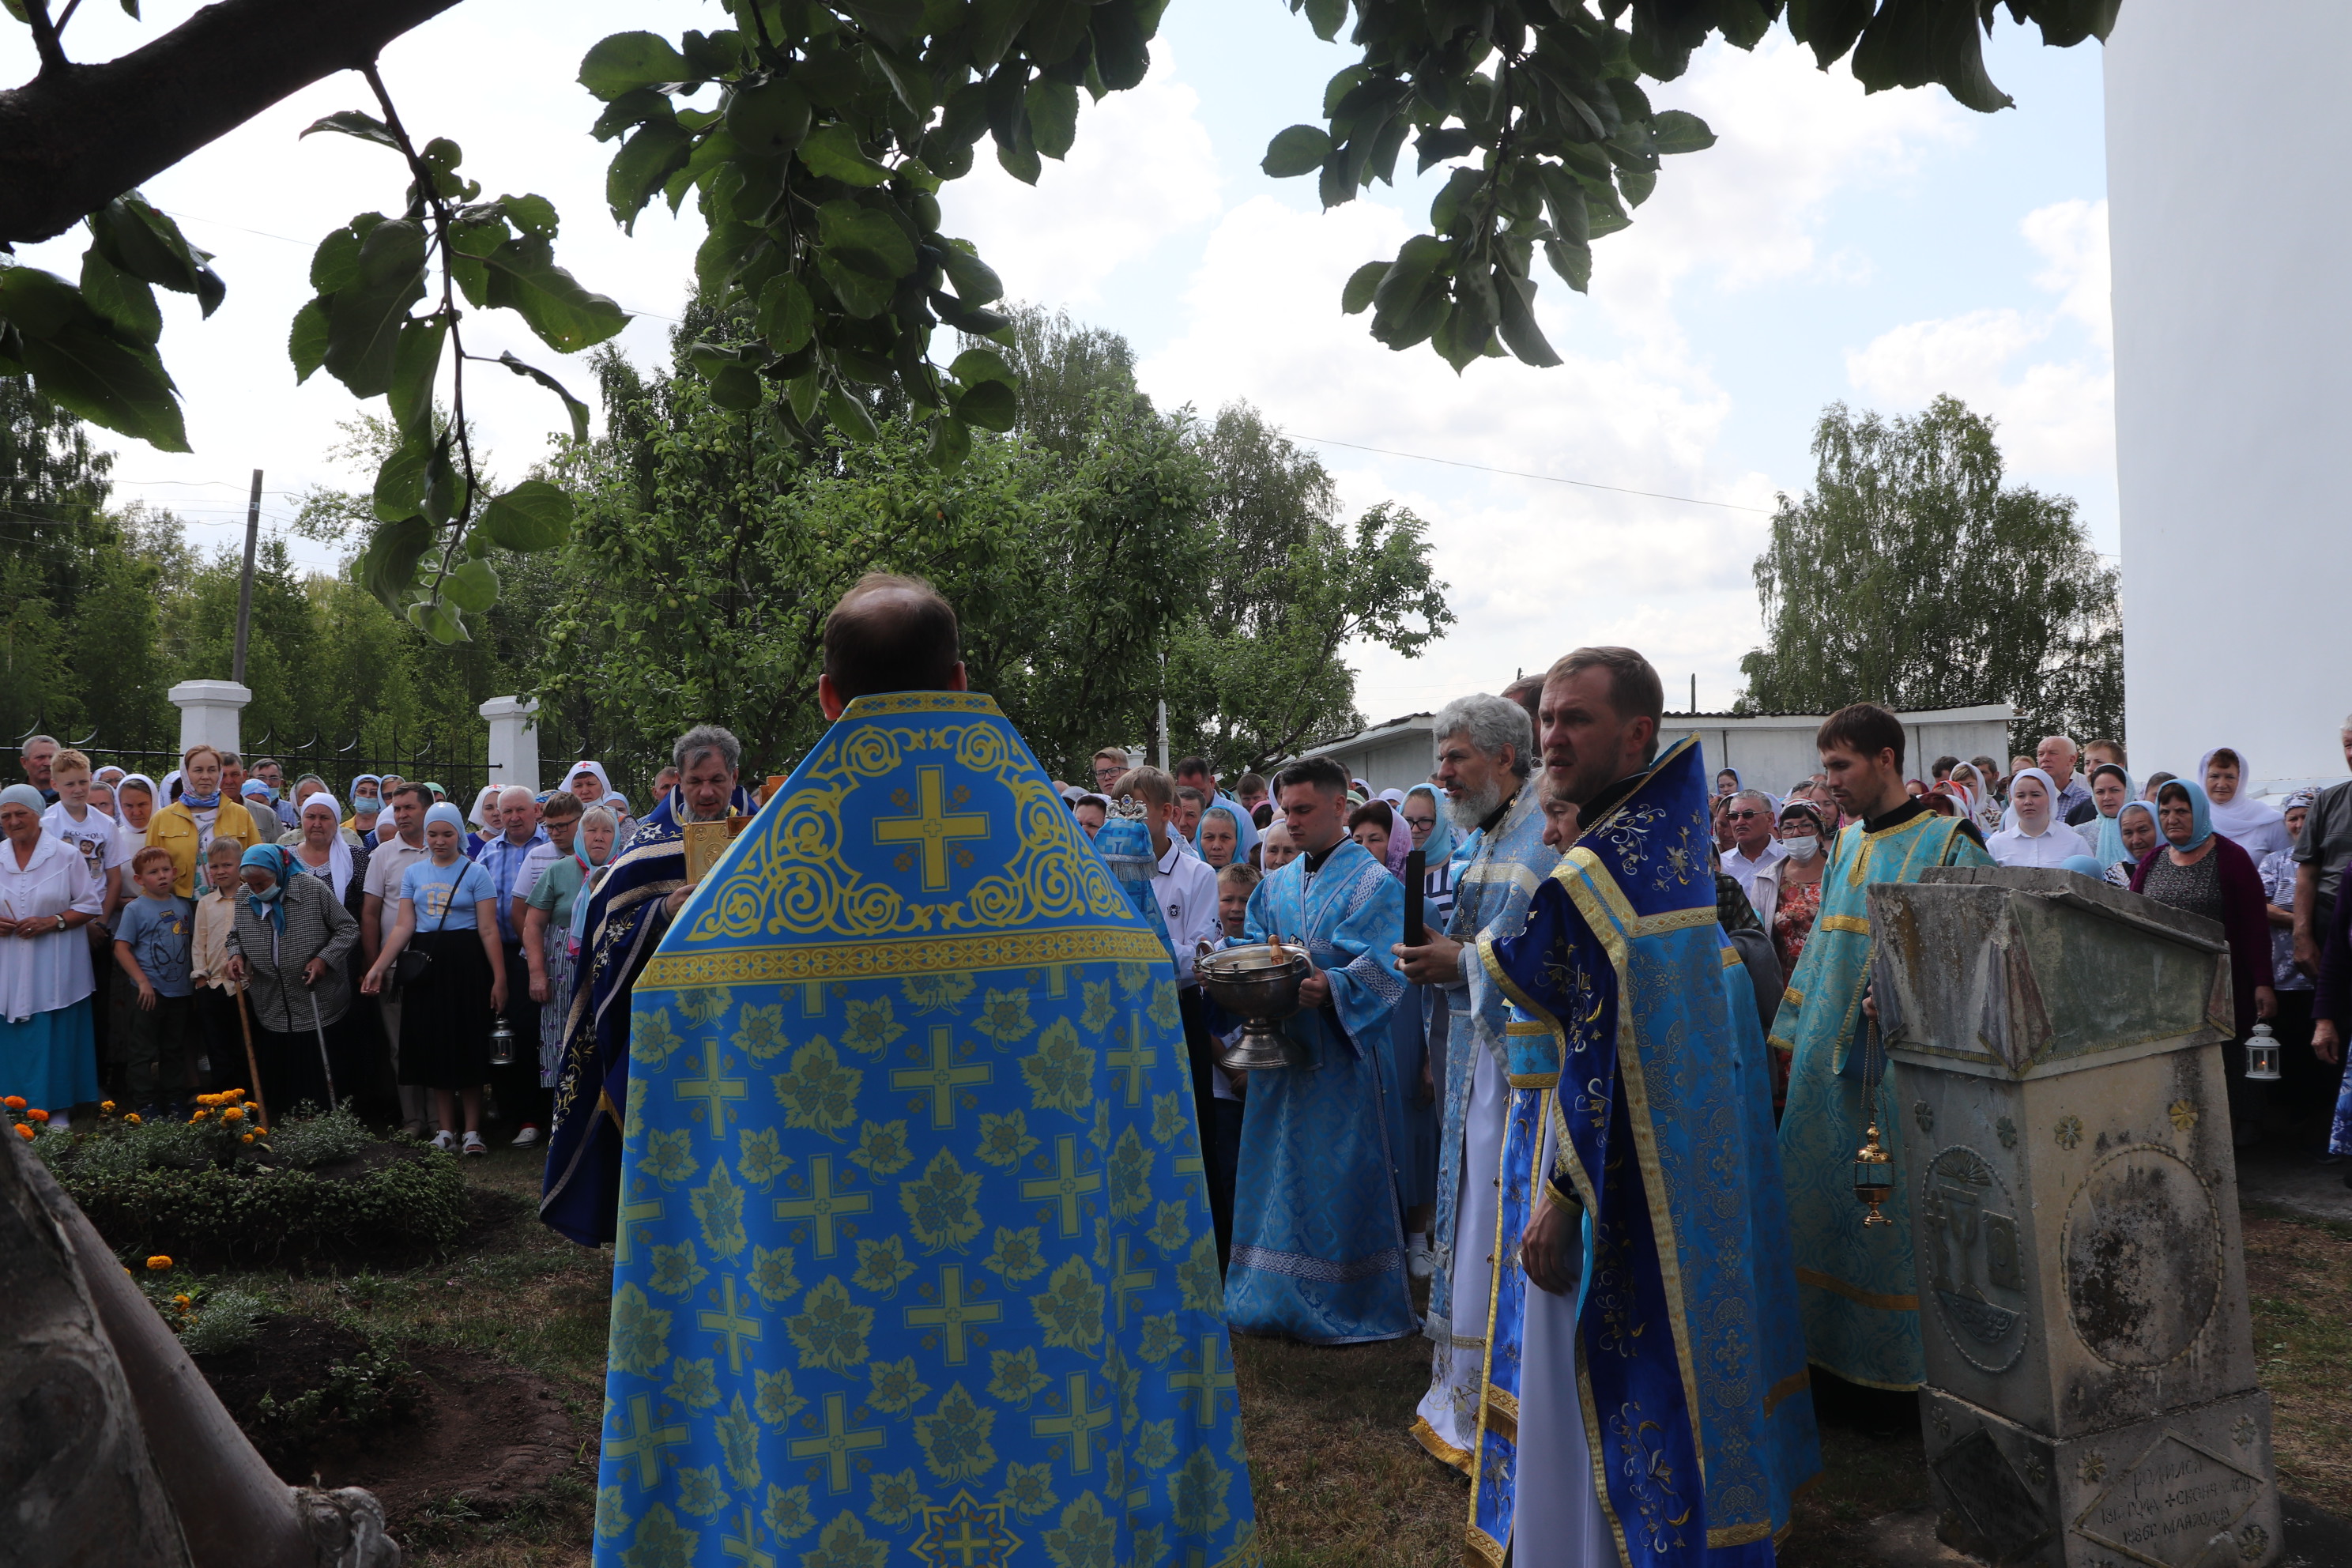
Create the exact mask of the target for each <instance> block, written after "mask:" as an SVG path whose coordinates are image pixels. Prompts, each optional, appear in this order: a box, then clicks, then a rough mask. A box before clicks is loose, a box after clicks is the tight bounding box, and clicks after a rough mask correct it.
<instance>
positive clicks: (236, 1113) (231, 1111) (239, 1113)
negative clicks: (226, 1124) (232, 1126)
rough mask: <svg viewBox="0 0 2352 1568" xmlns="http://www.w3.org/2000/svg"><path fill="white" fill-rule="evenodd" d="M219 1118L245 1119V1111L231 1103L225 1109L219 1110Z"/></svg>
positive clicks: (227, 1119) (229, 1119) (230, 1119)
mask: <svg viewBox="0 0 2352 1568" xmlns="http://www.w3.org/2000/svg"><path fill="white" fill-rule="evenodd" d="M221 1120H222V1121H244V1120H245V1112H244V1111H243V1110H239V1109H238V1108H237V1107H236V1106H234V1105H232V1106H230V1107H229V1108H228V1109H227V1110H224V1111H222V1112H221Z"/></svg>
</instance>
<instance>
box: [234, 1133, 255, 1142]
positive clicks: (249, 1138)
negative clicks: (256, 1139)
mask: <svg viewBox="0 0 2352 1568" xmlns="http://www.w3.org/2000/svg"><path fill="white" fill-rule="evenodd" d="M237 1142H240V1143H250V1142H253V1134H252V1133H250V1132H248V1133H247V1134H246V1135H245V1136H244V1137H242V1138H240V1139H238V1140H237Z"/></svg>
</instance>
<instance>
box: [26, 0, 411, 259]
mask: <svg viewBox="0 0 2352 1568" xmlns="http://www.w3.org/2000/svg"><path fill="white" fill-rule="evenodd" d="M457 3H458V0H220V4H218V5H207V6H205V8H204V9H203V10H201V11H198V12H197V13H196V14H195V15H194V16H191V17H189V18H188V19H187V20H186V21H185V22H183V23H182V24H180V26H176V27H174V28H173V29H172V30H171V31H170V32H168V33H166V34H164V35H163V37H160V38H157V39H156V40H155V41H154V42H152V43H151V44H148V45H146V46H145V47H142V48H138V49H134V50H132V51H131V53H129V54H127V55H124V56H122V57H121V58H120V59H112V60H108V61H106V62H105V63H103V64H101V65H71V64H68V65H65V66H62V67H59V66H47V67H44V68H43V69H42V71H41V73H40V74H39V75H38V76H37V77H35V78H34V79H32V80H31V81H29V82H26V84H25V85H24V86H23V87H20V88H17V89H15V90H13V91H7V92H0V249H5V248H6V247H8V246H9V245H10V244H11V243H16V242H23V241H29V240H39V239H48V238H52V237H55V236H57V235H60V234H63V233H64V232H65V231H66V230H67V229H68V228H71V227H72V226H74V225H75V224H77V223H79V222H80V221H81V220H82V218H83V217H84V216H87V215H88V214H89V213H91V212H94V211H96V210H97V209H98V208H100V207H101V206H104V205H106V204H107V203H108V202H110V201H112V200H113V199H114V198H115V197H116V196H119V195H121V194H122V193H123V192H125V191H128V190H131V189H132V188H133V187H135V186H137V185H138V184H140V183H141V182H142V181H143V180H147V179H150V178H152V177H153V176H154V175H156V174H161V173H162V172H163V170H165V169H168V168H170V167H171V166H172V165H173V164H174V163H178V162H179V161H180V160H181V159H183V158H185V157H186V156H187V155H188V154H189V153H193V152H194V151H195V150H196V149H197V148H199V147H202V146H204V145H205V144H206V143H208V142H212V141H214V140H215V138H218V137H220V136H223V135H226V133H228V132H231V131H234V130H236V128H237V127H238V126H240V125H242V124H244V123H245V122H246V121H248V120H250V119H252V118H253V117H254V116H255V115H257V114H258V113H260V112H261V111H262V110H265V109H268V107H269V106H270V105H271V104H273V103H276V102H277V101H278V100H279V99H281V98H285V97H287V96H288V95H289V94H290V93H293V92H297V91H299V90H300V89H303V88H306V87H308V86H310V84H311V83H312V82H314V81H317V80H319V79H320V78H322V77H329V76H332V75H333V74H334V73H335V72H337V71H339V70H352V69H356V68H358V67H360V66H363V65H366V64H367V63H368V62H369V61H371V60H373V59H374V58H375V57H376V55H377V53H378V52H379V51H380V50H382V49H383V47H384V45H386V44H388V43H390V42H391V41H392V40H393V39H394V38H396V37H400V35H401V34H403V33H405V32H407V31H408V30H409V29H410V28H412V27H414V26H417V25H418V24H419V23H421V22H425V21H427V20H429V19H430V18H432V17H434V16H439V15H440V14H441V13H442V12H444V11H446V10H448V9H449V8H450V7H451V6H453V5H457Z"/></svg>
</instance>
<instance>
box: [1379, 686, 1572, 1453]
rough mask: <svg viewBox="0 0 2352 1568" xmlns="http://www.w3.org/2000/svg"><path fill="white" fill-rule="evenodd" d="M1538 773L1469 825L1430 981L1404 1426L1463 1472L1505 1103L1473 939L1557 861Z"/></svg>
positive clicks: (1515, 922) (1523, 914) (1498, 1005)
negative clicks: (1429, 1081)
mask: <svg viewBox="0 0 2352 1568" xmlns="http://www.w3.org/2000/svg"><path fill="white" fill-rule="evenodd" d="M1495 700H1496V701H1500V700H1501V699H1499V698H1497V699H1495ZM1509 706H1511V707H1514V708H1516V707H1517V704H1516V703H1513V704H1509ZM1443 740H1444V737H1441V742H1443ZM1538 783H1539V781H1538V780H1536V779H1527V780H1522V781H1517V783H1516V790H1517V793H1516V794H1514V795H1512V796H1511V798H1510V800H1509V802H1508V803H1507V805H1506V806H1505V807H1504V808H1503V811H1502V815H1501V816H1499V817H1498V818H1496V819H1495V820H1494V821H1493V822H1491V823H1490V824H1488V825H1486V826H1484V827H1483V828H1481V829H1479V830H1478V832H1477V837H1476V843H1475V848H1474V849H1473V850H1472V852H1471V854H1470V856H1469V858H1468V859H1467V860H1466V861H1465V862H1464V864H1463V865H1462V866H1461V868H1460V869H1459V871H1458V873H1457V874H1456V876H1455V879H1454V912H1453V915H1452V917H1451V918H1450V919H1449V920H1448V921H1447V922H1446V931H1445V934H1446V935H1448V936H1450V937H1452V938H1453V939H1454V941H1456V942H1461V943H1462V944H1463V952H1462V979H1461V982H1460V983H1459V984H1454V985H1444V986H1436V987H1433V991H1434V992H1435V993H1436V995H1437V998H1438V1001H1437V1005H1439V1006H1443V1007H1449V1008H1451V1009H1452V1013H1453V1016H1452V1020H1451V1022H1450V1023H1449V1025H1448V1026H1447V1032H1446V1047H1445V1084H1444V1102H1443V1103H1444V1122H1443V1124H1442V1126H1441V1129H1440V1131H1439V1134H1438V1137H1439V1142H1438V1156H1437V1162H1438V1163H1437V1217H1436V1222H1435V1225H1434V1226H1433V1236H1432V1237H1431V1240H1432V1241H1433V1244H1434V1249H1435V1252H1436V1255H1437V1268H1436V1272H1435V1276H1434V1278H1433V1279H1431V1280H1430V1283H1429V1320H1428V1322H1427V1324H1426V1326H1425V1327H1424V1329H1423V1332H1425V1333H1426V1334H1427V1335H1428V1336H1429V1338H1430V1339H1431V1341H1432V1342H1433V1344H1434V1347H1435V1348H1434V1349H1433V1351H1432V1352H1431V1355H1430V1377H1429V1392H1428V1393H1427V1394H1424V1395H1423V1397H1422V1401H1421V1404H1420V1406H1419V1408H1418V1409H1417V1410H1416V1411H1415V1412H1414V1415H1413V1422H1412V1435H1413V1436H1414V1437H1415V1438H1417V1439H1418V1440H1419V1441H1420V1443H1421V1446H1422V1447H1423V1448H1426V1449H1427V1450H1428V1451H1429V1452H1430V1454H1431V1455H1432V1456H1433V1457H1434V1458H1438V1459H1440V1460H1442V1461H1444V1463H1446V1464H1449V1465H1452V1466H1453V1467H1454V1468H1455V1469H1458V1470H1460V1471H1462V1472H1463V1473H1464V1474H1465V1475H1466V1474H1468V1473H1469V1469H1470V1449H1471V1447H1472V1444H1473V1441H1474V1439H1475V1428H1476V1426H1477V1422H1478V1390H1479V1385H1480V1377H1481V1373H1482V1369H1483V1368H1484V1367H1485V1365H1486V1320H1487V1317H1488V1315H1489V1314H1488V1311H1487V1276H1488V1272H1489V1268H1490V1266H1491V1265H1492V1263H1493V1261H1494V1259H1493V1258H1492V1256H1491V1255H1492V1253H1493V1252H1494V1250H1495V1247H1494V1239H1495V1238H1494V1234H1493V1232H1494V1220H1495V1193H1496V1187H1495V1180H1496V1176H1495V1173H1496V1168H1497V1162H1498V1161H1499V1160H1500V1159H1501V1158H1502V1149H1501V1144H1502V1137H1503V1119H1504V1116H1505V1114H1506V1110H1507V1108H1506V1106H1505V1104H1504V1100H1505V1099H1506V1096H1505V1095H1504V1094H1503V1093H1502V1089H1503V1079H1504V1068H1505V1058H1506V1055H1507V1049H1506V1047H1505V1043H1504V1026H1505V1019H1506V1016H1507V1012H1508V1002H1507V999H1506V997H1505V996H1504V994H1503V990H1502V987H1501V986H1499V985H1497V984H1496V983H1495V981H1494V979H1493V977H1492V976H1490V975H1489V974H1487V973H1486V969H1485V967H1484V966H1483V965H1481V964H1480V963H1479V962H1478V952H1477V943H1478V942H1479V940H1480V939H1481V938H1483V937H1490V936H1492V937H1503V936H1516V935H1517V934H1518V931H1519V928H1520V926H1521V925H1523V924H1524V923H1525V922H1526V921H1527V916H1528V900H1531V899H1533V898H1534V897H1535V892H1536V889H1538V888H1539V887H1541V886H1542V885H1543V879H1544V878H1546V877H1547V876H1549V875H1550V874H1551V869H1552V868H1553V867H1555V866H1557V865H1559V852H1558V851H1557V850H1555V849H1552V848H1551V847H1549V846H1547V845H1546V844H1545V843H1544V841H1543V831H1544V816H1543V811H1542V808H1541V807H1540V806H1539V805H1538V804H1537V800H1536V796H1537V795H1538ZM1482 1063H1483V1064H1484V1068H1483V1074H1482V1068H1481V1064H1482ZM1481 1086H1483V1088H1484V1089H1485V1092H1484V1093H1481V1092H1479V1090H1480V1088H1481Z"/></svg>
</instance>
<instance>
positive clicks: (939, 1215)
mask: <svg viewBox="0 0 2352 1568" xmlns="http://www.w3.org/2000/svg"><path fill="white" fill-rule="evenodd" d="M954 637H955V623H954V619H953V611H952V610H951V609H950V607H949V606H948V605H947V604H946V602H945V601H944V600H942V599H940V597H939V596H938V595H936V594H935V593H933V592H931V590H930V589H929V587H928V586H926V585H924V584H919V583H914V582H911V581H909V580H906V579H888V578H885V579H868V580H867V581H866V582H865V583H862V584H860V585H859V586H858V588H856V589H854V590H853V591H852V593H851V594H850V595H847V596H845V599H844V600H843V602H842V604H841V605H838V606H836V607H835V611H834V613H833V615H832V616H831V617H830V618H829V619H828V621H827V624H826V631H825V650H826V651H825V669H826V675H825V679H824V683H823V685H822V686H821V687H820V695H821V697H822V698H823V700H824V706H825V710H826V712H827V714H828V716H829V717H832V718H833V719H834V720H835V722H834V725H833V727H832V728H831V729H830V730H829V731H826V733H825V734H824V737H823V739H821V740H820V741H819V742H817V744H816V746H815V748H814V750H813V751H811V752H810V753H809V754H808V756H807V757H806V758H805V759H804V760H803V762H802V763H801V764H800V766H799V767H798V768H797V769H795V770H794V772H793V775H792V778H791V779H790V781H789V782H788V783H787V784H785V785H784V787H783V788H782V791H781V792H780V793H779V794H778V795H777V796H776V798H775V799H773V800H772V801H771V802H769V804H768V805H767V806H766V808H765V809H764V810H763V811H762V812H761V815H760V816H759V818H758V819H757V821H756V822H755V823H754V824H753V825H752V826H751V828H750V829H749V830H748V831H746V832H744V833H743V834H742V835H741V836H740V837H737V838H736V839H735V840H734V842H733V844H732V846H731V847H730V848H729V849H728V850H727V852H726V854H725V856H724V857H723V858H721V859H720V860H719V863H718V864H717V865H716V866H715V867H714V868H712V870H711V871H710V873H709V875H708V876H707V877H706V878H705V879H703V882H702V884H701V885H700V886H699V887H698V888H697V889H695V890H694V892H693V893H692V894H691V896H690V897H689V898H688V900H687V901H686V903H685V905H684V907H683V908H682V909H681V910H680V911H679V913H678V916H677V920H676V921H675V922H674V923H673V924H672V926H671V927H670V929H669V931H668V932H667V935H666V936H664V937H663V938H662V941H661V943H660V947H659V950H658V951H657V952H656V954H655V956H654V957H653V959H652V961H651V962H650V963H648V964H647V965H646V969H645V971H644V973H643V974H642V975H641V976H640V977H639V978H638V980H637V982H636V984H635V990H634V994H633V995H632V996H631V997H630V999H629V1000H630V1006H631V1008H632V1012H633V1023H632V1027H631V1030H630V1036H629V1038H630V1046H629V1058H630V1060H629V1077H628V1085H627V1089H626V1096H627V1103H626V1107H625V1118H624V1126H623V1134H622V1154H621V1159H622V1165H623V1169H624V1172H625V1182H626V1188H625V1193H624V1194H623V1197H622V1209H621V1220H622V1231H621V1234H622V1244H621V1246H620V1247H618V1248H616V1255H617V1261H616V1266H615V1268H614V1297H613V1316H612V1327H611V1344H610V1359H609V1366H608V1371H607V1377H606V1385H605V1401H604V1448H603V1460H602V1465H601V1469H600V1473H599V1477H598V1487H597V1506H596V1537H595V1542H596V1561H597V1562H598V1563H600V1564H630V1565H634V1564H639V1563H695V1564H705V1565H708V1568H739V1565H740V1564H744V1563H751V1564H761V1563H767V1564H785V1563H804V1562H805V1563H817V1562H824V1563H845V1564H846V1563H857V1564H865V1563H877V1564H878V1563H884V1562H889V1563H898V1562H908V1563H929V1564H932V1565H934V1568H938V1565H941V1564H948V1563H954V1564H958V1565H959V1568H961V1565H964V1564H970V1565H971V1568H982V1565H983V1564H1004V1563H1013V1564H1020V1563H1040V1564H1043V1563H1056V1562H1058V1563H1172V1564H1185V1563H1203V1564H1210V1565H1216V1564H1224V1563H1236V1562H1254V1561H1255V1556H1256V1548H1255V1514H1254V1510H1253V1507H1252V1502H1251V1496H1250V1485H1249V1475H1248V1469H1247V1467H1246V1464H1245V1463H1244V1456H1243V1449H1242V1436H1241V1426H1240V1419H1239V1414H1238V1399H1237V1395H1236V1394H1235V1391H1234V1369H1233V1361H1232V1356H1231V1351H1230V1348H1229V1345H1228V1342H1227V1340H1226V1336H1225V1330H1224V1326H1223V1322H1222V1321H1221V1320H1220V1318H1219V1316H1218V1308H1219V1301H1220V1282H1219V1278H1218V1269H1217V1253H1216V1245H1215V1241H1214V1239H1213V1235H1212V1233H1211V1228H1210V1223H1209V1213H1208V1205H1207V1199H1206V1196H1205V1190H1204V1186H1203V1182H1202V1163H1201V1158H1200V1146H1199V1142H1198V1140H1197V1138H1196V1136H1195V1131H1194V1128H1193V1125H1192V1094H1191V1089H1190V1086H1189V1084H1188V1082H1187V1079H1186V1066H1185V1053H1184V1042H1183V1036H1182V1034H1181V1026H1180V1024H1179V1019H1178V1013H1177V1003H1176V990H1175V980H1174V974H1173V972H1172V969H1171V965H1170V963H1169V961H1168V956H1167V952H1166V948H1165V946H1164V944H1163V943H1162V941H1161V939H1160V937H1159V936H1158V935H1157V934H1155V933H1154V932H1153V931H1151V930H1150V927H1149V926H1148V925H1147V924H1146V923H1145V921H1143V920H1142V919H1140V918H1139V916H1138V915H1137V914H1136V912H1135V910H1134V908H1133V907H1132V905H1131V904H1130V902H1129V900H1128V898H1127V897H1126V895H1125V894H1124V893H1123V892H1122V890H1121V889H1120V887H1119V885H1118V882H1116V881H1115V880H1114V879H1113V878H1112V876H1111V875H1110V873H1109V872H1108V870H1107V869H1106V868H1105V866H1104V864H1103V862H1102V860H1101V859H1100V858H1097V856H1096V855H1095V854H1094V852H1093V851H1092V850H1091V849H1090V848H1089V847H1087V842H1086V839H1085V837H1084V835H1083V831H1082V830H1081V829H1080V828H1079V827H1078V826H1077V824H1076V821H1075V820H1074V819H1073V818H1072V817H1071V816H1070V814H1069V812H1068V810H1067V809H1066V807H1065V806H1064V805H1063V804H1062V802H1061V800H1060V799H1059V797H1058V796H1057V795H1055V792H1054V790H1053V787H1052V785H1051V784H1050V783H1049V781H1048V780H1047V778H1046V776H1045V772H1044V771H1043V770H1042V769H1041V768H1040V767H1039V766H1038V764H1037V763H1036V761H1035V759H1034V757H1032V756H1031V754H1030V752H1029V750H1028V748H1027V746H1026V745H1025V744H1024V742H1022V739H1021V737H1020V736H1019V735H1018V734H1017V733H1015V732H1014V731H1013V728H1012V727H1011V726H1010V725H1009V724H1008V723H1006V722H1005V721H1004V719H1003V715H1002V714H1001V713H1000V712H999V711H998V710H997V708H996V705H995V704H994V703H993V702H992V701H991V700H989V699H988V698H986V697H983V696H980V695H976V694H972V693H969V692H967V691H965V690H963V689H961V688H962V673H963V671H962V666H961V663H959V662H957V661H956V655H955V651H954V648H955V644H954Z"/></svg>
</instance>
